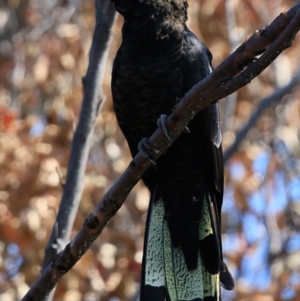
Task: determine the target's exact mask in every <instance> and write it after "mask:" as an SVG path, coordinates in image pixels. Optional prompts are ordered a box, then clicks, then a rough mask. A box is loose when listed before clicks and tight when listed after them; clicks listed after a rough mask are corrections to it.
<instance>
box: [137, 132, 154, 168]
mask: <svg viewBox="0 0 300 301" xmlns="http://www.w3.org/2000/svg"><path fill="white" fill-rule="evenodd" d="M148 140H149V139H148V138H143V139H142V140H141V141H140V142H139V144H138V150H139V151H140V152H141V153H142V155H143V156H144V157H145V158H146V159H147V160H148V161H149V162H150V163H151V164H152V166H153V167H155V166H156V162H155V161H154V160H153V159H152V158H151V155H150V154H149V152H150V150H151V147H150V146H149V144H148Z"/></svg>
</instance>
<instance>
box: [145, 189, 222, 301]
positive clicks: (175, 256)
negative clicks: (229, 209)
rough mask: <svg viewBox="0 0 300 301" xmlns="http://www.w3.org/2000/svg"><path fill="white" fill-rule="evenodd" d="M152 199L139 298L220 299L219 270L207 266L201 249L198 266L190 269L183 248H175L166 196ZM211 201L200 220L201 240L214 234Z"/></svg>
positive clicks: (159, 300)
mask: <svg viewBox="0 0 300 301" xmlns="http://www.w3.org/2000/svg"><path fill="white" fill-rule="evenodd" d="M154 200H155V193H154V194H153V195H152V200H151V201H150V208H149V213H148V219H147V226H146V235H145V242H144V256H143V271H142V284H141V297H140V301H164V300H168V301H179V300H180V301H192V300H193V301H200V300H201V301H219V300H220V280H219V274H214V275H213V274H211V273H209V272H208V271H207V270H206V268H205V267H204V265H203V263H202V259H201V255H200V252H199V255H198V264H197V268H196V269H195V270H192V271H191V270H188V268H187V265H186V262H185V258H184V255H183V252H182V250H181V248H174V247H173V246H172V242H171V236H170V231H169V227H168V223H167V220H166V217H165V208H164V203H163V200H162V199H161V198H160V199H158V200H157V201H156V200H155V201H154ZM212 232H213V229H212V226H211V219H210V214H209V208H208V203H207V202H204V204H203V209H202V217H201V220H200V222H199V236H200V237H199V240H203V239H204V238H205V237H206V236H208V235H210V234H212Z"/></svg>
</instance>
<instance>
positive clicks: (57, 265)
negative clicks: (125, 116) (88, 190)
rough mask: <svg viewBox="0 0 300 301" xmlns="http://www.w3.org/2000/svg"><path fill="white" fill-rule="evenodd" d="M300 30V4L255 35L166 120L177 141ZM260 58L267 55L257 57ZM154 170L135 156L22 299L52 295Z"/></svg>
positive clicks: (161, 146)
mask: <svg viewBox="0 0 300 301" xmlns="http://www.w3.org/2000/svg"><path fill="white" fill-rule="evenodd" d="M299 28H300V4H297V5H295V6H294V7H292V8H291V9H290V10H289V11H288V12H287V13H286V14H281V15H279V16H278V17H277V18H276V19H275V20H274V21H273V22H272V23H271V24H270V25H269V26H267V27H266V28H264V29H262V30H260V31H258V32H256V33H255V34H253V35H252V36H251V37H250V38H249V39H248V40H247V41H246V42H244V43H243V44H242V45H241V46H240V47H239V48H238V49H237V50H236V51H235V52H234V53H233V54H231V55H230V56H229V57H228V58H227V59H226V60H225V61H224V62H223V63H222V64H221V65H220V66H219V67H217V68H216V69H215V70H214V71H213V72H212V73H211V74H210V75H209V76H208V77H206V78H205V79H204V80H202V81H201V82H200V83H198V84H197V85H195V86H194V87H193V88H192V89H191V90H190V91H189V92H188V93H187V94H186V95H185V96H184V97H183V99H182V100H181V101H180V103H179V104H178V105H177V106H176V107H175V108H174V110H173V112H172V113H171V115H170V116H169V117H168V119H167V125H168V129H169V131H170V136H171V138H172V140H173V141H174V140H175V139H176V138H177V137H178V136H179V135H180V134H181V132H182V131H183V130H184V129H185V127H186V125H187V123H188V121H189V120H191V119H192V118H193V116H194V115H195V114H196V113H197V112H199V111H200V110H202V109H204V108H205V107H207V106H208V105H209V104H211V103H213V102H215V101H217V100H218V99H221V98H223V97H225V96H227V95H229V94H231V93H233V92H234V91H236V90H237V89H239V88H241V87H242V86H244V85H246V84H248V83H249V82H250V81H251V80H252V79H253V78H254V77H256V76H257V75H258V74H260V73H261V72H262V71H263V70H264V69H265V68H266V67H267V66H268V65H270V64H271V62H272V61H273V60H274V59H275V58H276V57H277V56H278V55H279V54H280V53H281V52H282V51H283V50H284V49H286V48H287V47H289V46H290V45H291V42H292V40H293V39H294V37H295V35H296V33H297V32H298V30H299ZM262 53H263V54H262ZM260 54H262V55H261V56H260V57H259V58H257V56H258V55H260ZM171 143H172V142H171V141H169V140H168V139H167V138H166V137H165V135H164V134H163V133H162V131H161V130H160V129H157V130H156V131H155V133H154V134H153V135H152V136H151V137H150V139H149V145H150V147H152V150H153V154H152V158H154V159H155V160H157V159H158V158H159V156H160V155H161V154H163V152H164V151H165V150H166V149H167V148H168V147H169V146H170V145H171ZM149 166H150V162H149V161H147V159H146V158H144V157H143V155H142V154H141V153H138V154H137V155H136V156H135V158H134V159H133V160H132V161H131V163H130V165H129V166H128V167H127V169H126V170H125V172H124V173H123V174H122V175H121V177H120V178H119V179H118V180H117V181H116V183H115V184H114V185H113V186H112V187H111V188H110V189H109V191H108V192H107V193H106V194H105V196H104V197H103V199H102V200H101V202H100V203H99V204H98V206H97V207H96V208H95V210H94V211H93V212H92V213H91V214H90V215H89V216H88V217H87V219H86V221H85V223H84V225H83V227H82V228H81V229H80V231H79V232H78V234H77V235H76V236H75V237H74V238H73V239H72V241H71V242H70V243H69V244H68V245H67V246H66V248H65V249H64V250H63V251H62V252H60V253H59V254H58V255H57V256H56V257H55V258H54V260H53V261H52V263H51V264H50V265H48V267H47V268H46V269H45V270H44V272H43V273H42V275H40V277H39V278H38V279H37V281H36V282H35V283H34V284H33V286H32V287H31V289H30V291H29V292H28V293H27V294H26V296H25V297H24V298H23V299H22V300H32V299H33V298H34V300H42V298H43V296H44V295H46V294H48V292H49V291H50V290H51V289H52V288H53V287H54V286H55V285H56V283H57V281H58V280H59V279H60V278H61V277H62V276H63V275H64V274H65V273H67V272H68V271H69V270H70V269H71V268H72V266H73V265H74V264H75V263H76V262H77V261H78V260H79V259H80V258H81V256H82V255H83V254H84V253H85V252H86V251H87V250H88V248H89V247H90V246H91V244H92V243H93V241H94V240H95V239H96V238H97V237H98V236H99V234H100V233H101V232H102V230H103V229H104V227H105V226H106V224H107V223H108V222H109V220H110V219H111V218H112V217H113V216H114V215H115V214H116V212H117V211H118V209H119V208H120V207H121V206H122V204H123V203H124V201H125V198H126V197H127V195H128V193H129V192H130V190H131V189H132V188H133V186H134V185H135V184H136V183H137V182H138V181H139V179H140V178H141V176H142V175H143V173H144V172H145V171H146V170H147V168H148V167H149Z"/></svg>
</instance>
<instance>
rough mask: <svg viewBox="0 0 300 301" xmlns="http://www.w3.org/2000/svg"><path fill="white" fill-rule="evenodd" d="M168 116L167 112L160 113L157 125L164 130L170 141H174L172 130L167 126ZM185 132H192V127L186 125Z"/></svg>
mask: <svg viewBox="0 0 300 301" xmlns="http://www.w3.org/2000/svg"><path fill="white" fill-rule="evenodd" d="M167 118H168V116H167V115H165V114H162V115H160V117H159V118H158V119H157V126H158V127H159V128H160V129H161V130H162V132H163V133H164V134H165V136H166V137H167V138H168V140H169V141H172V138H171V137H170V131H169V129H168V127H167ZM183 132H184V133H185V134H190V133H191V131H190V129H189V128H188V127H187V126H186V127H185V129H184V131H183Z"/></svg>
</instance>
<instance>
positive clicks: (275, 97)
mask: <svg viewBox="0 0 300 301" xmlns="http://www.w3.org/2000/svg"><path fill="white" fill-rule="evenodd" d="M299 83H300V71H298V72H297V73H296V74H295V75H294V76H293V78H292V79H291V80H290V82H289V83H288V84H287V85H285V86H283V87H280V88H278V89H276V90H275V91H274V93H272V94H271V95H269V96H267V97H265V98H263V99H262V100H261V101H260V103H259V104H258V106H257V108H256V110H255V111H254V112H253V113H252V114H251V116H250V118H249V120H248V121H247V123H246V124H245V125H244V126H243V127H242V128H241V129H240V130H239V131H238V133H237V134H236V137H235V140H234V142H233V143H232V145H230V146H229V147H228V148H227V149H226V150H225V151H224V156H223V157H224V162H226V161H228V160H229V159H230V157H231V156H232V155H233V154H234V153H235V152H236V150H237V149H238V148H239V146H240V144H241V142H242V141H243V139H244V138H245V136H246V135H247V134H248V132H249V131H250V129H251V128H252V127H253V125H254V124H255V123H256V122H257V120H258V119H259V117H260V116H261V114H262V112H263V111H264V110H265V109H267V108H269V107H270V105H271V104H273V103H276V102H278V101H280V100H281V99H282V97H283V96H285V95H286V94H287V93H290V92H291V91H292V90H293V89H294V88H295V87H296V86H297V85H299Z"/></svg>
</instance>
